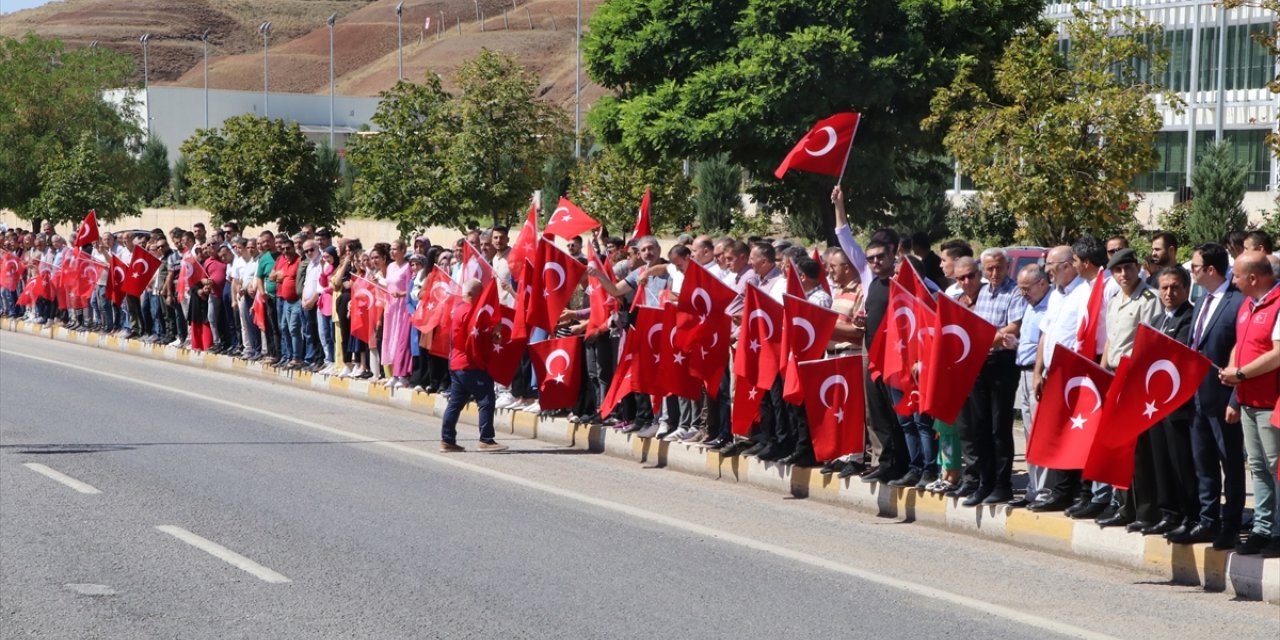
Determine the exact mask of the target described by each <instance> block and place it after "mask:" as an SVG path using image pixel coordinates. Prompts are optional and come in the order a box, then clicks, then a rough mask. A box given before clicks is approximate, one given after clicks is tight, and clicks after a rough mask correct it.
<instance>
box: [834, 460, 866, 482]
mask: <svg viewBox="0 0 1280 640" xmlns="http://www.w3.org/2000/svg"><path fill="white" fill-rule="evenodd" d="M866 469H867V467H866V465H864V464H862V463H861V462H857V461H854V460H850V461H849V462H846V463H844V466H843V467H840V473H839V474H837V475H839V476H840V477H841V478H852V477H854V476H859V475H862V472H863V471H866Z"/></svg>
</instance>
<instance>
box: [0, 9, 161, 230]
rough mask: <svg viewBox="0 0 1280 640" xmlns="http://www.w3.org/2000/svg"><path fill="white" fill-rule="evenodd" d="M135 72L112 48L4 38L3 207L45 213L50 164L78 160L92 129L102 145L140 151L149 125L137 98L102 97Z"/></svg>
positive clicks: (0, 106)
mask: <svg viewBox="0 0 1280 640" xmlns="http://www.w3.org/2000/svg"><path fill="white" fill-rule="evenodd" d="M132 72H133V61H132V60H131V59H130V58H129V57H128V56H126V55H124V54H120V53H116V52H114V51H111V50H110V49H105V48H92V49H90V48H83V49H75V50H71V51H68V50H66V48H65V47H64V46H63V44H62V42H61V41H59V40H54V39H48V38H41V37H39V36H37V35H35V34H27V35H26V36H24V37H22V38H0V140H2V141H3V143H2V144H0V207H5V208H11V209H13V210H14V211H15V212H16V213H17V214H18V215H19V216H20V217H22V218H25V219H28V220H30V219H34V218H36V217H38V216H40V215H42V213H41V211H37V210H35V208H34V207H33V206H32V204H33V201H34V200H35V199H36V198H37V197H38V196H39V195H40V193H41V190H42V188H43V182H42V181H41V170H42V168H43V167H45V166H46V165H48V164H49V163H51V162H59V159H60V158H66V157H74V156H75V154H76V153H77V151H76V149H77V147H78V145H80V142H81V136H82V134H84V133H85V132H90V133H92V134H93V136H94V138H95V140H96V141H97V142H96V144H97V145H98V146H100V147H102V148H108V149H129V150H136V148H137V146H138V145H139V144H140V141H141V130H140V128H139V127H138V125H137V123H136V121H135V120H134V119H133V102H132V101H131V100H125V101H124V102H123V103H121V104H112V103H108V102H107V101H105V100H103V98H102V92H103V91H104V90H106V89H115V88H119V87H122V86H125V83H126V81H127V80H128V78H129V76H130V74H131V73H132ZM68 154H70V156H68ZM64 166H65V165H64ZM104 204H105V203H104ZM42 206H47V201H46V205H42ZM98 209H99V213H100V214H103V213H104V210H105V209H108V207H106V206H102V205H98ZM84 214H85V211H80V212H79V213H78V215H79V216H81V217H83V216H84Z"/></svg>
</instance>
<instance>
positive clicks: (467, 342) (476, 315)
mask: <svg viewBox="0 0 1280 640" xmlns="http://www.w3.org/2000/svg"><path fill="white" fill-rule="evenodd" d="M501 306H502V305H501V304H499V303H498V283H497V281H496V280H493V279H490V280H489V284H486V285H484V288H483V289H481V290H480V297H478V298H476V302H475V307H474V308H475V311H474V312H473V313H472V314H471V317H470V318H469V319H468V322H467V333H466V335H465V336H463V345H462V350H463V351H464V352H466V354H467V355H468V356H470V357H471V359H472V360H473V361H475V362H476V363H479V364H481V365H483V364H484V363H487V362H488V361H489V356H490V355H492V354H493V328H494V327H495V326H497V325H498V321H499V320H501V318H502V317H501V316H499V315H498V309H499V308H500V307H501Z"/></svg>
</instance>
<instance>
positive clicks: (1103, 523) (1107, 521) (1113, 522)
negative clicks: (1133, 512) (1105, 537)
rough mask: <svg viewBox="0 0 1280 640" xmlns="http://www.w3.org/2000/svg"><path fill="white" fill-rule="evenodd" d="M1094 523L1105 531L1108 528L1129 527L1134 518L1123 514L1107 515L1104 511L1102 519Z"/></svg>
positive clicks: (1099, 518) (1095, 520) (1097, 519)
mask: <svg viewBox="0 0 1280 640" xmlns="http://www.w3.org/2000/svg"><path fill="white" fill-rule="evenodd" d="M1094 522H1096V523H1098V526H1099V527H1102V528H1104V529H1105V528H1107V527H1127V526H1129V523H1131V522H1133V518H1130V517H1129V516H1126V515H1124V514H1123V513H1118V512H1117V513H1106V512H1105V511H1104V512H1103V513H1102V515H1101V516H1100V517H1098V518H1096V519H1094Z"/></svg>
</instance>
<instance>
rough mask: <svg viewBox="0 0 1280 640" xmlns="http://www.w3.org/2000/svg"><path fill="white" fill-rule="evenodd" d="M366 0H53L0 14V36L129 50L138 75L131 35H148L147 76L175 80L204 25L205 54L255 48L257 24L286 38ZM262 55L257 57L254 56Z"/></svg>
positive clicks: (191, 59) (197, 56) (196, 48)
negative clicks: (29, 34)
mask: <svg viewBox="0 0 1280 640" xmlns="http://www.w3.org/2000/svg"><path fill="white" fill-rule="evenodd" d="M369 2H370V0H269V1H267V2H249V1H247V0H60V1H55V2H51V3H49V4H47V5H44V6H41V7H37V8H35V9H28V10H26V11H19V12H16V13H12V14H9V15H6V16H4V17H0V35H4V36H20V35H22V34H24V33H26V32H28V31H34V32H35V33H38V34H40V35H43V36H48V37H56V38H61V39H62V40H63V41H65V42H66V43H67V45H68V46H70V47H82V46H86V45H88V44H89V43H90V42H92V41H95V40H96V41H98V42H99V46H102V47H110V48H112V49H115V50H117V51H121V52H124V53H127V54H129V55H131V56H133V57H134V58H135V59H136V60H137V62H138V70H139V71H138V75H137V79H138V80H139V81H141V79H142V72H141V70H142V47H141V45H140V44H139V43H138V37H139V36H141V35H142V34H144V33H151V34H152V36H151V43H150V47H149V57H150V67H151V68H150V75H151V79H152V81H159V82H163V81H166V80H174V79H176V78H178V77H179V76H181V75H182V74H183V73H185V72H186V71H187V70H189V69H191V68H192V67H193V66H195V65H197V64H198V63H199V62H200V60H201V57H202V47H201V44H200V34H201V33H203V32H204V31H205V30H206V29H207V30H208V31H209V53H210V58H212V57H213V56H214V55H235V54H239V53H244V52H246V51H253V50H254V49H255V48H257V49H258V50H261V46H262V40H261V39H260V36H259V35H258V32H257V29H258V25H259V24H261V23H262V22H264V21H266V20H270V21H272V38H273V39H274V40H275V41H276V42H285V41H287V40H291V39H293V38H296V37H298V36H301V35H304V34H307V33H309V32H310V31H312V30H313V29H315V27H316V25H320V26H324V20H325V18H327V17H328V16H329V15H330V14H332V13H335V12H336V13H337V14H338V15H339V16H343V15H346V14H349V13H351V12H352V11H355V10H357V9H360V8H361V7H364V6H365V5H368V4H369ZM259 60H261V58H259Z"/></svg>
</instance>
